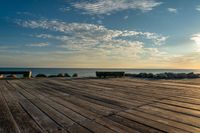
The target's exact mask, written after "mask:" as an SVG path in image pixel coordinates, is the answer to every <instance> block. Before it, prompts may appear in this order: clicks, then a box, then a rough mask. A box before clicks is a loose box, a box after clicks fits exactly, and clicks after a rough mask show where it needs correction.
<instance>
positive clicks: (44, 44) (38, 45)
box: [26, 43, 49, 47]
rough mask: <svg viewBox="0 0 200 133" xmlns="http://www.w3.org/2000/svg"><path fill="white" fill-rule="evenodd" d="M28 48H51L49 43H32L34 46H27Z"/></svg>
mask: <svg viewBox="0 0 200 133" xmlns="http://www.w3.org/2000/svg"><path fill="white" fill-rule="evenodd" d="M26 46H28V47H46V46H49V43H32V44H27V45H26Z"/></svg>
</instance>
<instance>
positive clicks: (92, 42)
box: [0, 0, 200, 69]
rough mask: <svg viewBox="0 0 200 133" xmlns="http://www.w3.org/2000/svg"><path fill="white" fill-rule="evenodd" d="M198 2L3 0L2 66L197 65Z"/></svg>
mask: <svg viewBox="0 0 200 133" xmlns="http://www.w3.org/2000/svg"><path fill="white" fill-rule="evenodd" d="M199 27H200V1H199V0H176V1H174V0H42V1H41V0H2V1H1V2H0V67H86V68H91V67H95V68H96V67H100V68H188V69H190V68H199V67H200V63H199V62H200V54H199V52H200V28H199Z"/></svg>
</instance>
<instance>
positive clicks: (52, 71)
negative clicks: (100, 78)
mask: <svg viewBox="0 0 200 133" xmlns="http://www.w3.org/2000/svg"><path fill="white" fill-rule="evenodd" d="M27 70H30V71H32V73H33V76H35V75H37V74H39V73H42V74H46V75H56V74H58V73H68V74H70V75H72V74H74V73H77V74H78V75H79V77H89V76H91V77H93V76H95V72H96V71H124V72H126V73H141V72H146V73H154V74H155V73H163V72H173V73H189V72H194V73H200V70H199V69H94V68H93V69H91V68H90V69H85V68H81V69H80V68H0V71H27Z"/></svg>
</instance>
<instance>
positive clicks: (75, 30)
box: [17, 20, 167, 67]
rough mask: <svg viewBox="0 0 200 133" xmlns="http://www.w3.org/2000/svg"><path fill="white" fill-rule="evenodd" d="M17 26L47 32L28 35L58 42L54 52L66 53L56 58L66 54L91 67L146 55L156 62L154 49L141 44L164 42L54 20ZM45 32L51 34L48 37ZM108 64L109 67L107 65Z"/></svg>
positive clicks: (159, 38) (158, 56)
mask: <svg viewBox="0 0 200 133" xmlns="http://www.w3.org/2000/svg"><path fill="white" fill-rule="evenodd" d="M17 24H18V25H20V26H22V27H25V28H31V29H41V30H42V31H44V30H47V34H36V35H32V36H33V37H36V38H41V39H45V40H47V39H49V40H48V41H51V40H53V41H58V44H57V45H56V47H57V50H58V49H62V50H63V49H64V50H65V51H66V52H64V53H63V52H62V53H61V54H59V57H60V58H61V57H62V58H63V56H62V54H63V55H65V54H68V56H69V57H71V60H72V59H74V58H76V59H74V61H75V60H76V61H77V60H78V61H79V62H81V60H80V57H81V58H84V60H91V64H93V63H94V62H95V60H96V59H97V58H98V59H99V60H100V61H101V62H105V63H108V62H112V61H113V60H115V62H112V63H113V65H114V64H115V63H116V62H117V61H119V62H123V63H126V62H132V61H135V62H136V61H140V59H142V58H144V56H147V58H146V59H145V60H148V59H149V58H151V59H154V60H159V61H160V59H161V57H162V56H165V54H164V53H163V52H160V51H159V50H158V49H157V48H146V47H145V41H148V42H149V43H151V44H153V45H152V46H155V47H158V46H159V45H162V44H164V43H165V41H166V39H167V37H165V36H162V35H159V34H156V33H151V32H140V31H134V30H114V29H108V28H106V27H104V26H102V25H95V24H87V23H66V22H63V21H58V20H27V21H22V20H18V21H17ZM49 31H51V33H52V32H55V33H54V34H49ZM56 33H58V34H56ZM32 46H47V45H46V44H45V43H44V45H43V44H42V45H41V44H33V45H32ZM72 51H73V52H72ZM83 55H84V57H83ZM56 56H57V55H56ZM151 59H150V60H151ZM94 64H95V63H94ZM126 64H127V63H126ZM109 65H112V64H110V63H108V66H109ZM116 65H117V64H116ZM122 67H123V66H122Z"/></svg>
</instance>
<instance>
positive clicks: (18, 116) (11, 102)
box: [1, 87, 45, 133]
mask: <svg viewBox="0 0 200 133" xmlns="http://www.w3.org/2000/svg"><path fill="white" fill-rule="evenodd" d="M1 90H2V94H3V95H4V97H5V100H6V102H7V104H8V107H9V109H10V112H11V113H12V115H13V118H14V119H15V121H16V123H17V124H18V127H19V129H20V132H22V133H27V132H33V133H39V132H45V130H44V129H42V128H41V127H39V126H38V124H37V123H36V122H35V121H34V120H33V119H32V117H30V115H29V114H27V112H26V111H25V110H24V109H23V108H22V106H21V105H20V104H19V102H18V99H17V98H16V97H15V96H14V95H13V93H16V91H13V92H12V93H11V92H10V91H8V88H7V87H3V88H2V89H1Z"/></svg>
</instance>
